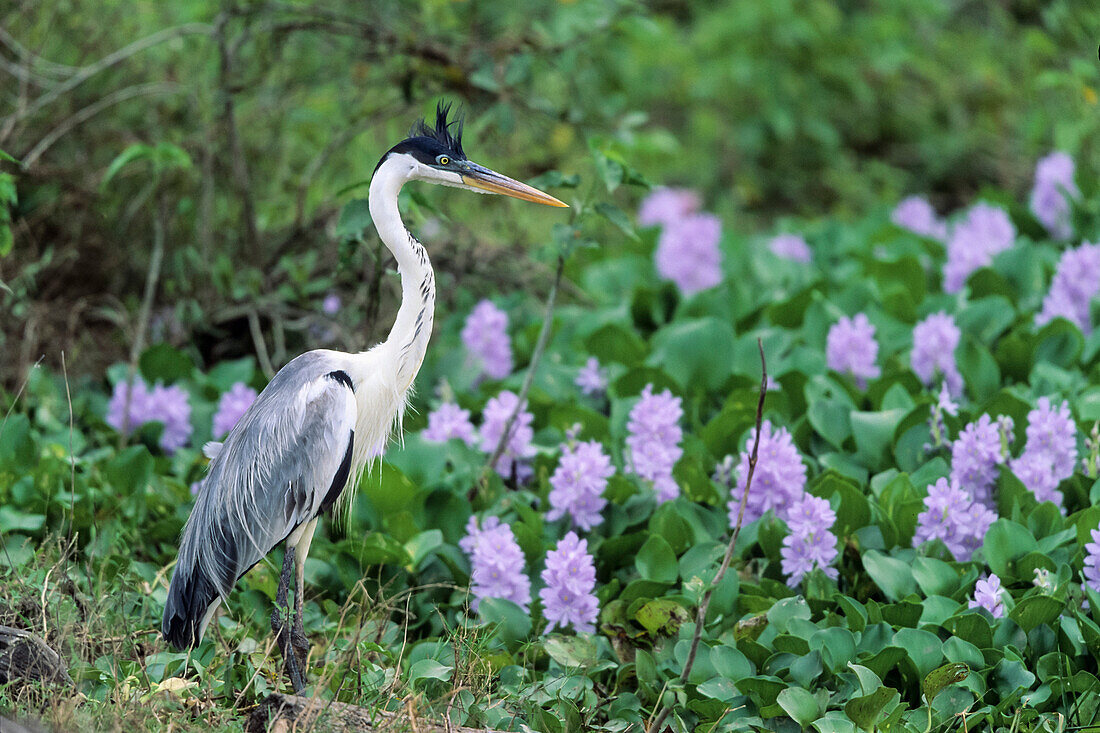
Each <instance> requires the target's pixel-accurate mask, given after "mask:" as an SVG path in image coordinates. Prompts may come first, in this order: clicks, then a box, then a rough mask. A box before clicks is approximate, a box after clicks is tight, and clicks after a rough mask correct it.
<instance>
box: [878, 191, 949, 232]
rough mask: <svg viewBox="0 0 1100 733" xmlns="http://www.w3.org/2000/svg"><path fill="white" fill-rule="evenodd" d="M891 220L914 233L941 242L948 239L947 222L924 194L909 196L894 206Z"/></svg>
mask: <svg viewBox="0 0 1100 733" xmlns="http://www.w3.org/2000/svg"><path fill="white" fill-rule="evenodd" d="M890 221H892V222H893V223H894V224H895V225H897V226H899V227H901V228H902V229H908V230H909V231H911V232H913V233H914V234H918V235H920V236H922V237H928V238H929V239H938V240H940V241H941V242H942V241H943V240H945V239H947V224H946V223H945V222H944V221H943V219H941V218H940V217H939V216H938V215H937V214H936V210H935V209H933V208H932V204H930V203H928V199H926V198H924V197H923V196H909V197H908V198H904V199H902V200H901V202H900V203H899V204H898V205H897V206H896V207H894V211H893V212H892V213H891V214H890Z"/></svg>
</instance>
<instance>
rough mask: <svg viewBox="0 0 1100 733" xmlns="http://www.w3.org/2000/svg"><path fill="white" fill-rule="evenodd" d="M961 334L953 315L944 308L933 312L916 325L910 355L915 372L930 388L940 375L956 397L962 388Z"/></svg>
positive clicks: (948, 389) (949, 390)
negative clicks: (958, 361) (958, 357)
mask: <svg viewBox="0 0 1100 733" xmlns="http://www.w3.org/2000/svg"><path fill="white" fill-rule="evenodd" d="M961 336H962V332H961V331H959V327H958V326H956V325H955V319H954V317H953V316H950V315H948V314H947V313H945V312H944V311H939V312H938V313H933V314H932V315H930V316H928V317H927V318H925V319H924V320H922V321H921V322H920V323H918V324H917V325H916V326H914V327H913V352H912V354H911V355H910V357H909V359H910V363H911V365H912V367H913V373H914V374H916V375H917V377H918V378H919V379H920V380H921V381H922V382H924V384H925V385H927V386H929V387H931V386H932V384H933V382H935V381H936V377H937V376H938V377H939V378H941V379H942V380H943V383H944V384H945V385H946V386H947V391H948V392H949V393H950V394H951V395H952V396H953V397H958V396H959V395H961V394H962V391H963V378H962V374H960V373H959V367H958V365H957V364H956V362H955V349H956V348H958V345H959V338H960V337H961Z"/></svg>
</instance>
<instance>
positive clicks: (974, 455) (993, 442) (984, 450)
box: [951, 415, 1004, 507]
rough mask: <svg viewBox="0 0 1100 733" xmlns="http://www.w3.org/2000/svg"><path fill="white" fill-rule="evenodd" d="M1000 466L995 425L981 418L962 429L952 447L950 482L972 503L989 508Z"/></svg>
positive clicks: (997, 432)
mask: <svg viewBox="0 0 1100 733" xmlns="http://www.w3.org/2000/svg"><path fill="white" fill-rule="evenodd" d="M1003 462H1004V459H1003V458H1002V455H1001V431H1000V429H999V427H998V423H996V422H994V421H993V420H991V419H990V417H989V415H982V416H981V417H980V418H979V419H978V421H977V422H972V423H970V424H969V425H967V426H966V427H965V428H963V430H962V432H960V433H959V437H958V438H956V439H955V442H953V443H952V444H951V482H952V483H953V484H955V485H957V486H958V487H959V488H961V489H962V490H963V491H966V492H967V493H968V494H969V495H970V498H971V499H973V500H975V501H979V502H981V503H982V504H984V505H985V506H987V507H992V506H993V485H994V483H996V481H997V465H998V464H1000V463H1003Z"/></svg>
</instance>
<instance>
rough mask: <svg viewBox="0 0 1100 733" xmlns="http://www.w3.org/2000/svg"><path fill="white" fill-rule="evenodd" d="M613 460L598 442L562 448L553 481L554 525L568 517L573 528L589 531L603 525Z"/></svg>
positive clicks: (547, 516) (551, 516)
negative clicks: (574, 526) (604, 495)
mask: <svg viewBox="0 0 1100 733" xmlns="http://www.w3.org/2000/svg"><path fill="white" fill-rule="evenodd" d="M614 473H615V469H614V468H613V467H612V465H611V459H610V458H609V457H608V456H607V454H606V453H604V452H603V446H602V445H600V444H599V443H598V442H596V441H594V440H593V441H590V442H587V443H577V444H576V445H575V446H569V445H565V446H563V447H562V456H561V462H560V463H559V464H558V467H557V468H556V469H555V470H554V475H553V476H551V477H550V497H549V498H550V511H549V512H547V514H546V518H547V519H549V520H550V521H554V520H557V519H561V518H562V517H563V516H565V515H566V514H568V515H569V518H570V519H571V520H572V522H573V524H574V525H576V526H578V527H580V528H581V529H583V530H585V531H588V530H590V529H592V528H593V527H594V526H596V525H597V524H600V523H601V522H603V516H602V515H601V514H600V512H602V511H603V508H604V507H605V506H607V500H606V499H604V498H603V492H604V489H606V488H607V480H608V479H609V478H611V476H612V475H614Z"/></svg>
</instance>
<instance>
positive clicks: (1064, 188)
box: [1030, 151, 1081, 239]
mask: <svg viewBox="0 0 1100 733" xmlns="http://www.w3.org/2000/svg"><path fill="white" fill-rule="evenodd" d="M1073 174H1074V164H1073V158H1071V157H1070V156H1069V154H1068V153H1063V152H1061V151H1055V152H1053V153H1051V154H1050V155H1048V156H1047V157H1045V158H1043V159H1042V160H1040V161H1039V163H1038V164H1037V165H1036V166H1035V186H1034V187H1033V188H1032V189H1031V201H1030V206H1031V213H1033V214H1035V218H1036V219H1038V220H1039V222H1040V223H1041V224H1042V225H1043V226H1044V227H1046V229H1047V231H1048V232H1050V236H1052V237H1054V238H1055V239H1069V238H1070V237H1071V236H1072V235H1073V226H1072V222H1071V221H1070V202H1071V201H1073V200H1075V199H1078V198H1080V197H1081V192H1080V191H1079V190H1078V189H1077V184H1076V183H1075V182H1074V180H1073Z"/></svg>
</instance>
